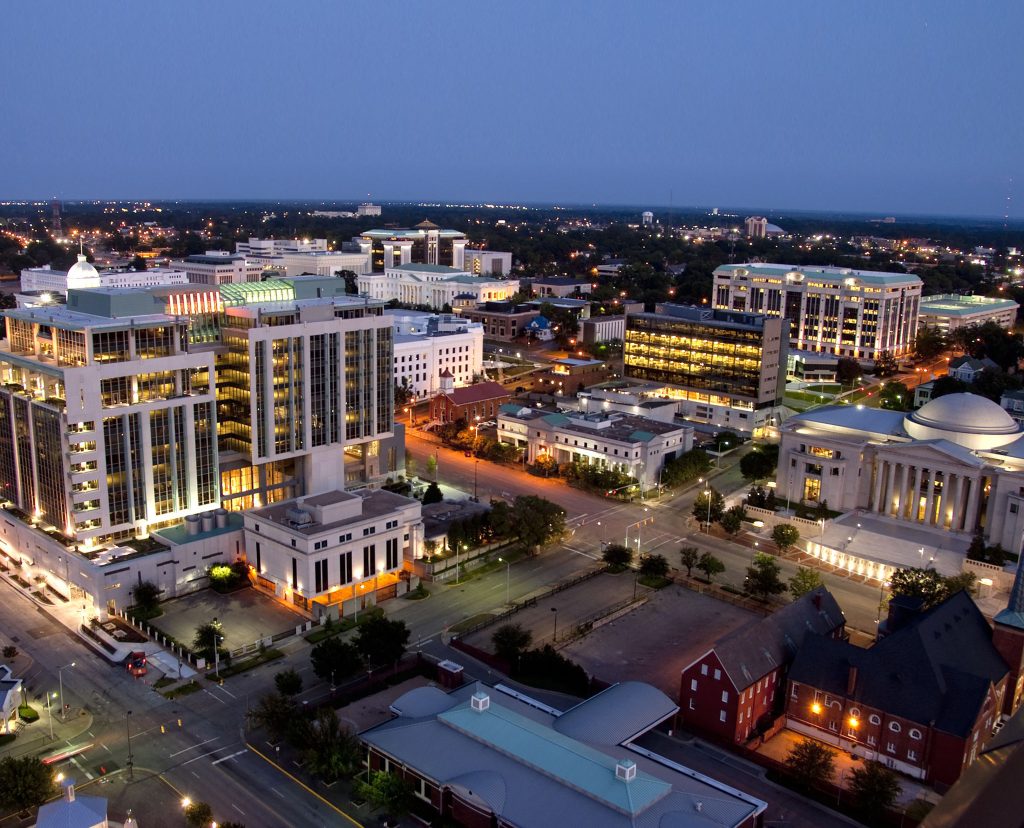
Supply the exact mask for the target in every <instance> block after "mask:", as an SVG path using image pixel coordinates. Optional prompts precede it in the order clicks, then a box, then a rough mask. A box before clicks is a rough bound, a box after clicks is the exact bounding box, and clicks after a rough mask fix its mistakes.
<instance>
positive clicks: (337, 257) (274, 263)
mask: <svg viewBox="0 0 1024 828" xmlns="http://www.w3.org/2000/svg"><path fill="white" fill-rule="evenodd" d="M235 251H236V252H237V253H239V254H241V255H243V256H245V257H246V259H247V260H248V262H249V263H250V264H255V265H259V266H260V267H261V268H263V270H265V271H266V270H272V271H274V272H275V274H276V275H279V276H283V277H285V278H291V277H293V276H303V275H312V276H337V275H338V274H339V273H340V272H341V271H343V270H348V271H351V272H352V273H356V274H359V273H367V272H368V271H369V269H370V258H369V255H368V254H367V253H359V252H347V251H343V250H331V249H329V248H328V245H327V240H326V239H249V241H247V242H236V243H235Z"/></svg>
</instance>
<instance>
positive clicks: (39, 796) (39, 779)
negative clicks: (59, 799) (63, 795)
mask: <svg viewBox="0 0 1024 828" xmlns="http://www.w3.org/2000/svg"><path fill="white" fill-rule="evenodd" d="M54 787H55V786H54V781H53V769H52V768H50V767H49V766H47V765H44V764H43V763H42V762H40V761H39V759H37V758H36V757H35V756H19V757H17V758H15V757H12V756H5V757H4V758H3V759H0V806H2V807H3V808H4V809H5V810H7V809H10V810H18V811H23V810H25V809H27V808H34V807H36V806H37V805H42V804H43V803H44V802H46V800H47V799H49V798H50V797H51V796H53V793H54Z"/></svg>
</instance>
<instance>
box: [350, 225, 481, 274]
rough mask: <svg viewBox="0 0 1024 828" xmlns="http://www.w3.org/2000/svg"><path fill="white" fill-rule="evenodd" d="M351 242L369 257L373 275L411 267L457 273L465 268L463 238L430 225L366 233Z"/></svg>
mask: <svg viewBox="0 0 1024 828" xmlns="http://www.w3.org/2000/svg"><path fill="white" fill-rule="evenodd" d="M353 241H354V242H355V244H357V245H358V246H359V250H360V251H361V252H363V253H368V254H369V255H370V269H371V270H372V271H373V272H374V273H382V272H383V271H384V270H386V269H387V268H390V267H395V266H397V265H404V264H410V263H414V264H428V265H446V266H448V267H453V268H455V269H456V270H462V269H463V267H464V265H465V257H464V253H465V250H466V242H467V239H466V234H465V233H463V232H462V231H461V230H445V229H443V228H441V227H438V226H437V225H436V224H434V223H433V222H432V221H421V222H420V223H419V224H417V225H416V226H415V227H412V228H393V229H392V228H387V229H383V230H367V231H366V232H365V233H363V234H362V235H361V236H357V237H356V238H355V239H353Z"/></svg>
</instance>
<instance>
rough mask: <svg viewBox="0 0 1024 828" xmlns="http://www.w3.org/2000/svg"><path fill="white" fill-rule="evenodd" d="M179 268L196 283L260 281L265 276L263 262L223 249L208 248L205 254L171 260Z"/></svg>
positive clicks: (215, 283)
mask: <svg viewBox="0 0 1024 828" xmlns="http://www.w3.org/2000/svg"><path fill="white" fill-rule="evenodd" d="M171 264H172V265H173V266H174V268H175V269H177V270H182V271H184V272H185V273H186V274H187V275H188V280H189V281H190V282H192V283H193V284H196V285H230V284H238V283H241V282H258V281H260V279H262V278H263V270H264V267H263V265H262V264H259V263H257V262H254V261H251V260H249V259H247V258H246V257H245V256H244V255H243V254H241V253H228V252H226V251H222V250H208V251H206V253H204V254H197V255H194V256H186V257H185V258H184V259H180V260H178V261H174V262H171Z"/></svg>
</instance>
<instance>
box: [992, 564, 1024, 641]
mask: <svg viewBox="0 0 1024 828" xmlns="http://www.w3.org/2000/svg"><path fill="white" fill-rule="evenodd" d="M995 622H996V623H997V624H1005V625H1006V626H1008V627H1016V628H1017V629H1018V630H1024V566H1018V567H1017V574H1016V576H1014V579H1013V588H1012V589H1011V590H1010V600H1009V601H1008V602H1007V604H1006V609H1004V610H1003V611H1002V612H1000V613H999V614H998V615H997V616H996V617H995Z"/></svg>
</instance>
